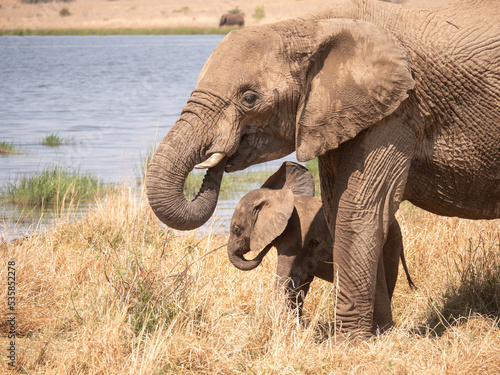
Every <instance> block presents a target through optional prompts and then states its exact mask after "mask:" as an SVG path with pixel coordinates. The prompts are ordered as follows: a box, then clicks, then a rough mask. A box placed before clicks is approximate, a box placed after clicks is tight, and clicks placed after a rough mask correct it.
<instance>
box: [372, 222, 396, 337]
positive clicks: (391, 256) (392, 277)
mask: <svg viewBox="0 0 500 375" xmlns="http://www.w3.org/2000/svg"><path fill="white" fill-rule="evenodd" d="M402 250H403V237H402V235H401V229H400V227H399V224H398V222H397V221H396V220H394V221H393V223H392V224H391V226H390V227H389V232H388V234H387V239H386V241H385V244H384V247H383V249H382V257H381V259H380V260H379V262H378V268H377V284H376V287H375V307H374V310H373V322H372V332H377V331H379V332H384V331H385V330H387V329H389V328H391V327H392V325H393V321H392V311H391V300H392V295H393V293H394V287H395V286H396V281H397V279H398V270H399V257H400V254H401V251H402Z"/></svg>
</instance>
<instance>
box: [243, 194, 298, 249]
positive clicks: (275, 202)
mask: <svg viewBox="0 0 500 375" xmlns="http://www.w3.org/2000/svg"><path fill="white" fill-rule="evenodd" d="M293 210H294V199H293V193H292V191H291V190H289V189H280V190H266V194H265V197H264V199H262V200H261V201H260V202H259V203H258V204H257V205H256V207H255V209H254V213H253V216H254V224H253V229H252V233H251V234H250V250H252V251H258V250H261V249H262V248H264V247H265V246H267V245H268V244H270V243H271V242H272V241H273V240H274V239H275V238H276V237H278V236H279V235H280V234H282V233H283V231H284V230H285V229H286V227H287V225H288V220H289V219H290V217H291V216H292V213H293Z"/></svg>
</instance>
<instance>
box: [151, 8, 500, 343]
mask: <svg viewBox="0 0 500 375" xmlns="http://www.w3.org/2000/svg"><path fill="white" fill-rule="evenodd" d="M499 121H500V3H499V2H497V1H495V0H463V1H459V2H457V3H454V4H451V5H449V6H446V7H443V8H439V9H432V10H431V9H418V8H413V7H409V6H402V5H396V4H390V3H386V2H378V1H374V0H338V1H334V2H332V3H330V4H329V5H328V6H326V7H324V8H323V9H321V10H320V11H318V12H317V13H315V14H313V15H311V16H309V17H306V18H301V19H294V20H288V21H283V22H280V23H276V24H272V25H265V26H260V27H255V28H250V29H245V30H238V31H234V32H232V33H230V34H229V35H228V36H227V37H226V38H224V39H223V41H221V43H220V44H219V46H218V47H217V48H216V49H215V50H214V51H213V53H212V55H211V56H210V58H209V59H208V61H207V62H206V64H205V66H204V68H203V70H202V72H201V74H200V76H199V78H198V82H197V84H196V87H195V89H194V91H193V93H192V95H191V98H190V99H189V100H188V103H187V105H186V106H185V107H184V109H183V111H182V114H181V116H180V118H179V120H178V121H177V122H176V124H175V125H174V126H173V128H172V129H171V130H170V132H169V133H168V134H167V136H166V137H165V138H164V139H163V141H162V142H161V144H160V145H159V147H158V149H157V150H156V153H155V155H154V157H153V159H152V161H151V165H150V168H149V174H148V178H147V190H148V197H149V201H150V204H151V207H152V208H153V210H154V212H155V213H156V215H157V216H158V218H160V220H161V221H163V222H164V223H166V224H167V225H169V226H171V227H173V228H178V229H192V228H196V227H198V226H200V225H202V224H203V223H204V222H205V221H206V220H208V219H209V217H210V216H211V214H212V212H213V210H214V209H215V205H216V201H217V196H218V191H219V186H220V181H221V178H222V174H223V172H224V170H226V171H227V172H232V171H236V170H240V169H244V168H246V167H248V166H250V165H252V164H256V163H261V162H264V161H268V160H271V159H276V158H280V157H282V156H285V155H287V154H289V153H291V152H293V151H296V154H297V158H298V159H299V160H300V161H306V160H309V159H312V158H314V157H316V156H318V157H319V167H320V178H321V191H322V199H323V204H324V211H325V216H326V218H327V222H328V226H329V230H330V231H331V236H332V239H333V248H334V249H333V254H334V263H335V270H336V272H338V278H337V280H338V281H337V282H338V290H339V294H338V296H337V312H336V316H337V319H338V323H340V325H341V330H342V331H344V332H348V333H350V332H355V331H359V332H361V333H362V334H366V333H368V332H370V330H371V323H372V317H373V309H374V296H375V294H376V290H375V289H376V285H377V283H376V280H377V278H381V279H382V277H383V275H384V268H383V262H381V253H382V248H383V245H384V241H385V239H386V238H387V233H388V230H389V227H390V226H391V224H392V223H393V221H394V214H395V212H396V210H397V209H398V206H399V204H400V202H401V201H402V200H404V199H407V200H409V201H410V202H412V203H413V204H415V205H417V206H419V207H421V208H423V209H426V210H428V211H431V212H434V213H436V214H440V215H449V216H459V217H463V218H470V219H494V218H498V217H500V170H499V169H500V168H499V163H500V124H499ZM195 166H197V167H198V168H209V169H208V172H207V174H206V177H205V180H204V183H203V185H202V187H201V190H200V193H199V195H198V196H197V197H196V198H195V199H194V200H193V201H187V200H186V199H185V197H184V195H183V193H182V191H183V184H184V180H185V179H186V176H187V175H188V173H189V172H190V171H191V169H193V167H195ZM270 224H271V225H272V223H270ZM379 285H382V283H379ZM378 292H380V293H387V291H385V290H384V291H377V293H378ZM380 293H378V294H380ZM384 308H386V309H387V311H388V312H389V313H388V314H387V316H388V318H387V321H385V322H381V323H380V328H386V327H389V326H390V325H391V324H392V318H391V315H390V303H389V298H386V299H385V302H384Z"/></svg>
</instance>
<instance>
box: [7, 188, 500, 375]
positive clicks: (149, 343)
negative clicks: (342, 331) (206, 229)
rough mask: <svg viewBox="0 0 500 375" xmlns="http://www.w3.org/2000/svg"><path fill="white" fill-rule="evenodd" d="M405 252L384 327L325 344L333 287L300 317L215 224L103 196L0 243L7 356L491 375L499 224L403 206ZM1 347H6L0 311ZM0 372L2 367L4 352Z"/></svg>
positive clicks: (199, 370) (498, 333)
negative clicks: (184, 220)
mask: <svg viewBox="0 0 500 375" xmlns="http://www.w3.org/2000/svg"><path fill="white" fill-rule="evenodd" d="M398 219H399V221H400V223H401V226H402V230H403V235H404V241H405V248H406V259H407V263H408V266H409V269H410V272H411V274H412V277H413V279H414V281H415V283H416V284H417V286H418V290H417V291H416V292H413V291H411V290H410V289H409V287H408V286H407V283H406V281H405V278H404V275H403V273H402V274H401V279H400V280H399V282H398V285H397V288H396V291H395V296H394V299H393V306H394V319H395V322H396V326H395V328H394V329H393V331H392V332H390V333H388V334H385V335H382V336H381V337H379V338H376V339H373V340H370V341H365V342H356V343H342V344H340V343H338V344H336V343H335V337H334V336H333V335H332V333H331V332H332V330H331V325H332V324H333V319H334V310H333V307H332V306H333V300H334V298H335V297H334V296H335V293H334V290H332V285H331V284H328V283H326V282H321V281H315V282H314V283H313V286H312V288H311V289H312V290H311V292H310V295H309V296H308V298H307V300H306V304H305V315H306V317H307V318H308V320H309V325H308V326H307V327H306V326H302V325H301V324H300V323H299V322H298V321H297V319H296V317H295V316H294V314H291V313H289V312H287V311H286V309H285V308H284V304H283V303H282V302H281V299H280V298H277V297H276V296H275V293H274V276H273V275H274V272H275V263H276V258H275V257H274V255H271V254H270V255H269V256H268V257H267V258H266V259H265V260H264V262H263V264H262V265H261V266H260V267H258V268H257V269H256V270H254V271H250V272H241V271H239V270H237V269H235V268H234V267H233V266H232V265H231V264H230V263H229V261H228V259H227V256H226V253H225V247H224V246H223V245H224V244H225V242H226V241H227V237H226V236H225V235H220V234H217V233H216V232H214V233H212V234H210V235H207V236H205V237H203V238H199V237H197V236H196V235H195V234H194V233H188V234H178V233H174V232H173V231H170V230H168V229H166V228H164V227H162V226H160V225H159V223H158V220H157V219H156V218H155V217H154V215H153V214H152V212H151V210H150V208H149V206H148V204H147V200H146V199H145V197H144V196H142V197H141V198H140V200H139V203H137V199H136V197H134V196H132V195H131V194H129V193H128V192H127V191H126V190H123V191H121V192H118V193H113V195H109V196H107V197H106V199H103V200H101V201H99V202H98V204H97V206H96V207H95V209H93V210H92V211H91V212H90V213H88V215H86V216H85V217H83V218H82V219H81V220H78V221H73V222H71V221H69V220H64V219H62V220H61V221H59V222H57V223H56V224H55V225H54V227H53V228H52V229H50V230H49V231H47V233H45V234H41V235H36V236H33V237H31V238H29V239H25V240H23V241H15V242H11V243H9V244H3V246H2V249H1V251H0V255H1V257H2V260H3V262H2V264H3V267H2V269H0V280H3V281H2V282H1V284H0V285H1V288H2V289H1V290H2V295H3V296H4V298H3V299H2V300H3V301H4V302H2V303H0V312H1V314H2V316H3V317H5V316H6V314H7V303H6V298H5V297H6V292H7V266H6V264H7V262H8V261H9V260H15V261H16V282H17V290H16V296H17V300H16V303H17V312H18V315H17V317H16V319H17V328H18V331H17V335H18V338H17V341H16V351H17V367H16V371H18V372H19V373H30V374H247V373H248V374H325V373H334V374H335V373H348V374H367V373H370V374H372V373H377V374H379V373H388V374H424V373H425V374H444V373H450V374H455V373H466V374H488V373H489V374H498V373H500V350H499V348H500V329H499V320H498V317H499V316H500V305H499V289H500V286H499V285H500V269H499V268H500V249H499V243H500V234H499V224H500V222H499V221H498V220H497V221H490V222H486V221H475V222H474V221H467V220H460V219H456V218H443V217H438V216H435V215H431V214H429V213H426V212H423V211H421V210H419V209H416V208H414V207H412V206H410V205H406V204H405V205H403V206H402V208H401V210H400V212H399V213H398ZM1 325H2V327H1V328H2V330H1V332H2V336H1V339H0V347H1V348H5V349H6V348H7V346H8V341H9V340H8V339H7V337H6V334H5V332H6V331H7V326H6V319H2V320H1ZM1 353H3V354H2V355H1V356H0V357H1V365H2V369H0V372H2V373H5V372H8V371H9V368H8V366H7V358H6V354H5V353H6V350H2V351H1Z"/></svg>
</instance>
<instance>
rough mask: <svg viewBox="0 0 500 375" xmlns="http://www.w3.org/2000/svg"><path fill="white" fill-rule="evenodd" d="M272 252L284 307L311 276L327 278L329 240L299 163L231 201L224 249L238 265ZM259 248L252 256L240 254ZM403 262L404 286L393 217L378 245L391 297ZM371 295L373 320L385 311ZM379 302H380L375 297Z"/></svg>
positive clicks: (298, 299) (299, 299)
mask: <svg viewBox="0 0 500 375" xmlns="http://www.w3.org/2000/svg"><path fill="white" fill-rule="evenodd" d="M273 246H274V247H276V249H277V251H278V267H277V271H276V273H277V285H278V287H279V288H283V290H284V292H285V294H286V296H287V297H288V302H289V306H290V307H291V308H298V313H299V315H302V305H303V302H304V299H305V297H306V295H307V292H308V290H309V286H310V284H311V282H312V281H313V279H314V277H319V278H320V279H323V280H326V281H329V282H333V278H334V268H333V252H332V249H333V245H332V240H331V237H330V234H329V231H328V225H327V223H326V219H325V216H324V213H323V204H322V203H321V199H320V198H318V197H314V179H313V176H312V175H311V173H310V172H309V171H308V169H307V168H305V167H304V166H302V165H300V164H297V163H293V162H285V163H283V164H282V165H281V167H280V169H278V171H276V172H275V173H274V174H273V175H272V176H271V177H269V178H268V179H267V181H266V182H265V183H264V184H263V185H262V187H261V188H260V189H256V190H253V191H251V192H249V193H248V194H247V195H245V196H244V197H243V198H242V199H241V201H240V202H239V203H238V205H237V206H236V209H235V210H234V214H233V217H232V220H231V226H230V229H229V243H228V246H227V253H228V256H229V260H230V261H231V263H232V264H233V265H234V266H235V267H236V268H238V269H240V270H243V271H249V270H252V269H254V268H256V267H257V266H258V265H259V264H260V263H261V261H262V259H263V258H264V256H265V255H266V254H267V253H268V252H269V250H270V249H271V248H272V247H273ZM252 250H253V251H259V254H258V255H257V256H256V257H255V258H254V259H246V258H245V257H244V254H246V253H248V252H250V251H252ZM400 258H401V262H402V264H403V268H404V270H405V272H406V277H407V279H408V283H409V284H410V287H412V288H413V287H414V285H413V282H412V281H411V279H410V276H409V273H408V269H407V268H406V263H405V259H404V254H403V240H402V236H401V231H400V228H399V224H398V222H397V221H396V220H394V222H393V224H392V225H391V226H390V228H389V233H388V236H387V240H386V242H385V244H384V247H383V256H382V260H383V262H384V269H385V279H382V280H377V283H379V282H380V283H382V284H385V286H386V288H387V292H388V296H389V299H391V298H392V294H393V291H394V287H395V285H396V281H397V277H398V268H399V259H400ZM380 298H383V296H379V295H376V296H375V299H376V301H375V312H374V317H375V321H376V322H377V321H378V320H380V319H383V318H386V317H383V316H382V315H384V314H386V311H380V310H379V309H378V306H379V303H377V300H378V299H380ZM378 302H380V301H378Z"/></svg>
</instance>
